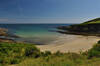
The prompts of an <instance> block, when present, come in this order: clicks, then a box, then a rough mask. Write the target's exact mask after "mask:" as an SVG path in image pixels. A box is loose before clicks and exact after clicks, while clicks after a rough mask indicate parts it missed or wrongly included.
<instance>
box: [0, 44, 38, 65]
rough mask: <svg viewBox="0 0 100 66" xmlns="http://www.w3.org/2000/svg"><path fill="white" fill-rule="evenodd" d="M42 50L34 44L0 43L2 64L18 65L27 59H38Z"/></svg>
mask: <svg viewBox="0 0 100 66" xmlns="http://www.w3.org/2000/svg"><path fill="white" fill-rule="evenodd" d="M39 56H40V50H39V49H37V48H36V47H35V46H34V45H33V44H24V43H0V63H1V64H17V63H19V62H21V61H22V60H23V59H25V58H26V57H32V58H37V57H39Z"/></svg>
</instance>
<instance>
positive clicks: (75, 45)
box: [37, 34, 100, 53]
mask: <svg viewBox="0 0 100 66" xmlns="http://www.w3.org/2000/svg"><path fill="white" fill-rule="evenodd" d="M99 39H100V37H96V36H81V35H67V34H61V35H60V36H59V38H57V39H56V40H55V41H53V42H51V43H48V44H46V45H37V47H38V48H39V49H40V50H41V51H43V52H44V51H51V52H52V53H54V52H57V51H60V52H63V53H67V52H76V53H79V52H80V51H82V52H84V51H87V50H89V49H90V48H92V47H93V45H95V44H96V42H97V41H98V40H99Z"/></svg>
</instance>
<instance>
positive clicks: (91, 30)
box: [57, 18, 100, 36]
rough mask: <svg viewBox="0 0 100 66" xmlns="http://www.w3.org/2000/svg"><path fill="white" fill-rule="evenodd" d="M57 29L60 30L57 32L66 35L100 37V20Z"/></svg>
mask: <svg viewBox="0 0 100 66" xmlns="http://www.w3.org/2000/svg"><path fill="white" fill-rule="evenodd" d="M57 29H59V30H58V31H57V32H60V33H65V34H75V35H94V36H100V18H96V19H93V20H89V21H86V22H84V23H81V24H73V25H69V26H59V27H57Z"/></svg>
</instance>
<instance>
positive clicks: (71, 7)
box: [0, 0, 100, 23]
mask: <svg viewBox="0 0 100 66" xmlns="http://www.w3.org/2000/svg"><path fill="white" fill-rule="evenodd" d="M97 17H100V0H0V23H81V22H84V21H87V20H90V19H93V18H97Z"/></svg>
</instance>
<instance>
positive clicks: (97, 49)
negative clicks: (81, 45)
mask: <svg viewBox="0 0 100 66" xmlns="http://www.w3.org/2000/svg"><path fill="white" fill-rule="evenodd" d="M92 57H100V44H96V45H94V46H93V48H91V49H90V50H89V51H88V58H92Z"/></svg>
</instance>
